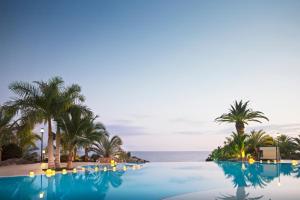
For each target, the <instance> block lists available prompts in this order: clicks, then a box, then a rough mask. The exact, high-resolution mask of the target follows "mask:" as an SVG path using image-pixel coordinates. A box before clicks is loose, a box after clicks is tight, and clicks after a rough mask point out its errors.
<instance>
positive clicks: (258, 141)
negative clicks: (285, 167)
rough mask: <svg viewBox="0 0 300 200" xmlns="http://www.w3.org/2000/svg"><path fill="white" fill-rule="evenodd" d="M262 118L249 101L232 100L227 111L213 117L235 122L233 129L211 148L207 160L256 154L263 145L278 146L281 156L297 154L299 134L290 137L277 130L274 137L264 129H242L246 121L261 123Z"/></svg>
mask: <svg viewBox="0 0 300 200" xmlns="http://www.w3.org/2000/svg"><path fill="white" fill-rule="evenodd" d="M262 119H264V120H267V121H269V119H268V118H267V117H266V116H265V115H264V113H263V112H260V111H253V110H252V109H250V108H249V101H246V102H243V101H242V100H241V101H239V102H238V101H235V102H234V104H233V105H231V107H230V109H229V112H228V113H225V114H222V115H221V116H220V117H218V118H216V119H215V121H216V122H220V123H223V122H226V123H234V124H235V128H236V132H232V134H231V135H230V137H227V138H226V140H225V142H224V145H223V146H219V147H218V148H216V149H214V150H213V151H212V153H211V154H210V155H209V158H208V159H207V160H228V159H240V160H243V159H245V158H246V157H249V156H250V157H253V158H255V159H257V158H258V153H259V152H258V148H259V147H262V146H275V145H276V146H279V149H280V154H281V157H282V158H284V159H295V158H300V154H299V150H300V135H299V137H297V138H292V137H289V136H287V135H284V134H279V136H278V137H276V138H273V137H272V136H271V135H269V134H267V133H266V132H265V131H263V130H258V131H256V130H252V131H251V132H250V133H245V125H248V123H249V122H258V123H262V121H261V120H262Z"/></svg>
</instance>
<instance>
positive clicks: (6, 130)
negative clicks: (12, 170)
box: [0, 106, 16, 162]
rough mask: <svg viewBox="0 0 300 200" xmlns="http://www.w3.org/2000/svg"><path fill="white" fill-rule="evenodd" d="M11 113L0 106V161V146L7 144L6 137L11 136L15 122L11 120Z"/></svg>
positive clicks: (0, 156) (0, 157)
mask: <svg viewBox="0 0 300 200" xmlns="http://www.w3.org/2000/svg"><path fill="white" fill-rule="evenodd" d="M13 117H14V116H13V115H12V114H11V113H9V112H7V111H6V110H5V109H4V107H2V106H0V162H1V161H2V146H3V145H4V144H7V142H8V141H9V140H8V138H10V137H12V133H13V128H14V125H15V124H16V123H14V122H12V120H13Z"/></svg>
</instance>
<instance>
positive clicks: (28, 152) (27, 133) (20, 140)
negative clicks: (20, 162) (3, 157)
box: [13, 119, 41, 158]
mask: <svg viewBox="0 0 300 200" xmlns="http://www.w3.org/2000/svg"><path fill="white" fill-rule="evenodd" d="M20 122H21V123H19V124H17V127H16V132H15V135H14V139H13V140H14V142H15V143H16V144H17V145H18V146H19V147H20V148H21V149H22V154H23V157H27V158H33V157H34V156H35V158H36V156H37V153H36V152H35V150H37V149H38V147H37V146H36V141H38V140H41V137H40V136H39V135H38V134H36V133H34V132H33V124H32V123H30V122H28V121H24V120H22V119H20Z"/></svg>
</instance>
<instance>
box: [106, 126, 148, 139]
mask: <svg viewBox="0 0 300 200" xmlns="http://www.w3.org/2000/svg"><path fill="white" fill-rule="evenodd" d="M106 128H107V130H108V132H109V133H110V134H112V135H119V136H135V135H145V134H147V133H145V129H144V127H141V126H133V125H124V124H108V125H107V126H106Z"/></svg>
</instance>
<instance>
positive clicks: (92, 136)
mask: <svg viewBox="0 0 300 200" xmlns="http://www.w3.org/2000/svg"><path fill="white" fill-rule="evenodd" d="M97 117H98V116H95V117H91V118H90V121H89V125H87V128H86V130H85V132H84V135H83V137H84V138H85V140H82V141H81V142H80V143H79V144H78V146H80V147H83V149H84V161H86V162H87V161H88V159H89V158H88V153H89V151H90V147H91V145H92V144H93V142H94V141H97V140H99V139H100V138H101V137H104V136H108V133H107V131H106V128H105V127H104V125H103V124H102V123H100V122H97V123H96V122H95V119H96V118H97Z"/></svg>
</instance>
